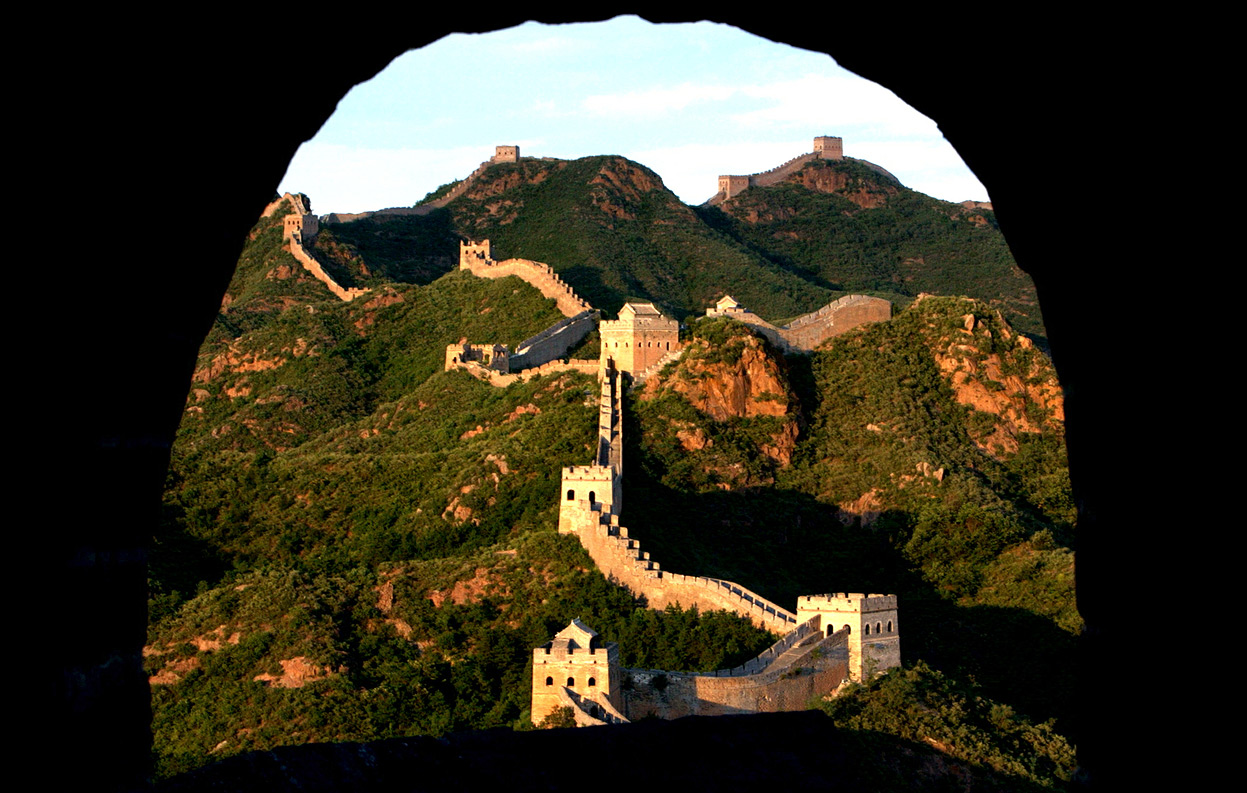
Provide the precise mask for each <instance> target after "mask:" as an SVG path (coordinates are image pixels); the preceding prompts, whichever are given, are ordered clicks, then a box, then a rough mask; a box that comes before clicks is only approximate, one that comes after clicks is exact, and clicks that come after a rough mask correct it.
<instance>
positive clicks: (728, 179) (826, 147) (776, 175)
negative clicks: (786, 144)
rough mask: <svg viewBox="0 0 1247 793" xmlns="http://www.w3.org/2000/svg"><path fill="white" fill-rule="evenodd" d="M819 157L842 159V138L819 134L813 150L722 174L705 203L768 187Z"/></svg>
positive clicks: (822, 158)
mask: <svg viewBox="0 0 1247 793" xmlns="http://www.w3.org/2000/svg"><path fill="white" fill-rule="evenodd" d="M819 159H821V160H842V159H844V138H837V137H833V136H830V135H819V136H818V137H816V138H814V151H812V152H807V153H805V154H800V155H797V156H796V157H793V158H792V159H791V160H788V161H787V162H785V163H783V164H781V165H777V166H775V167H774V168H771V169H770V170H767V171H761V172H759V173H753V174H747V175H739V174H738V175H722V176H720V177H719V179H718V185H717V186H718V190H717V191H716V192H715V195H714V196H713V197H712V198H711V199H710V200H709V201H707V202H706V203H707V204H709V205H711V206H713V205H715V204H718V203H720V202H723V201H727V200H728V199H730V198H735V197H736V196H738V195H740V194H741V193H743V192H745V191H746V190H748V189H749V188H750V187H769V186H770V185H773V184H778V183H779V182H781V181H783V180H784V179H785V178H786V177H787V176H788V175H789V174H792V173H795V172H797V171H799V170H800V169H801V168H802V167H803V166H804V165H805V164H806V163H808V162H810V161H812V160H819Z"/></svg>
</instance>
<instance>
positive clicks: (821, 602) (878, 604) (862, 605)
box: [797, 592, 896, 613]
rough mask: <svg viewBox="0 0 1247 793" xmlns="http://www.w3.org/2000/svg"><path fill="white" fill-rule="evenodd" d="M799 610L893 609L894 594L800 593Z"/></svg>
mask: <svg viewBox="0 0 1247 793" xmlns="http://www.w3.org/2000/svg"><path fill="white" fill-rule="evenodd" d="M797 608H798V609H799V610H801V611H815V610H817V611H833V612H841V611H843V612H855V613H868V612H874V611H895V610H896V595H873V594H872V595H864V594H862V593H860V592H841V593H838V594H830V595H802V596H801V597H799V598H797Z"/></svg>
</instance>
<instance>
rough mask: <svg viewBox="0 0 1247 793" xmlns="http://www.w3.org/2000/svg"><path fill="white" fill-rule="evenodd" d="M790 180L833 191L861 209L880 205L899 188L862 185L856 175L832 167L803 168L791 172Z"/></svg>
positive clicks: (828, 191)
mask: <svg viewBox="0 0 1247 793" xmlns="http://www.w3.org/2000/svg"><path fill="white" fill-rule="evenodd" d="M790 181H793V182H797V183H799V184H802V185H804V186H805V187H807V188H809V189H810V190H817V191H818V192H820V193H835V194H836V195H838V196H841V197H842V198H847V199H848V200H850V201H852V202H853V203H854V204H857V205H858V206H859V207H861V208H862V209H874V208H876V207H881V206H883V205H884V204H886V203H887V202H888V199H889V198H891V197H892V196H894V195H897V194H898V193H899V192H900V189H899V188H897V187H895V186H893V185H876V184H871V185H869V186H867V185H864V184H862V183H861V180H860V179H858V178H857V177H855V176H850V175H849V174H847V173H844V172H843V171H839V170H836V169H834V168H804V169H802V170H801V171H800V172H798V173H795V174H793V175H792V177H791V178H790Z"/></svg>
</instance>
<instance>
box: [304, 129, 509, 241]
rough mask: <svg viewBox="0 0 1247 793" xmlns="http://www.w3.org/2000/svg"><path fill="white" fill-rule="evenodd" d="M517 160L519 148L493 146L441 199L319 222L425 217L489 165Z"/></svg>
mask: <svg viewBox="0 0 1247 793" xmlns="http://www.w3.org/2000/svg"><path fill="white" fill-rule="evenodd" d="M519 159H520V147H519V146H495V147H494V156H493V157H490V158H489V159H488V160H486V161H485V162H483V163H481V164H480V165H478V166H476V170H474V171H472V173H470V174H468V176H467V178H466V179H464V180H463V181H462V182H460V183H459V184H457V185H455V186H454V187H453V188H451V190H450V192H448V193H447V194H446V195H444V196H442V197H441V198H436V199H434V200H432V201H430V202H428V203H427V204H421V205H420V206H418V207H390V208H388V209H378V210H376V211H374V212H353V213H352V212H330V213H329V214H328V215H325V217H323V218H322V219H321V220H322V221H323V222H325V223H354V222H355V221H357V220H363V219H364V218H373V217H375V218H379V219H384V218H386V217H392V216H399V215H427V214H429V213H430V212H432V211H433V210H435V209H441V208H442V207H444V206H446V205H447V204H449V203H450V202H451V201H454V200H455V199H456V198H458V197H459V196H461V195H463V194H464V193H466V192H467V191H468V188H469V187H471V186H472V185H473V184H474V183H475V182H476V180H477V179H479V178H480V176H481V175H482V174H483V173H485V171H487V170H489V167H490V166H491V165H494V164H495V163H500V162H518V161H519Z"/></svg>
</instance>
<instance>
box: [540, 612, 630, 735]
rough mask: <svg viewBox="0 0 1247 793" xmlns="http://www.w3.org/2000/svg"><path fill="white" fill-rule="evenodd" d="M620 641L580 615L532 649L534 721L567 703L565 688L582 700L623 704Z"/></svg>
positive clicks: (617, 707) (618, 707) (617, 708)
mask: <svg viewBox="0 0 1247 793" xmlns="http://www.w3.org/2000/svg"><path fill="white" fill-rule="evenodd" d="M621 681H622V673H621V667H620V665H619V645H618V644H615V643H614V642H603V641H602V640H601V639H600V638H598V635H597V632H596V631H594V630H593V629H592V628H590V627H588V626H587V625H585V624H584V623H583V622H581V621H580V620H579V619H574V620H572V621H571V623H570V624H569V625H568V626H567V627H566V628H564V629H563V630H561V631H559V632H558V633H556V634H555V635H554V639H553V640H552V641H550V642H547V643H546V644H544V645H542V646H541V647H538V648H537V649H535V650H533V703H532V720H533V724H540V723H541V721H542V719H544V718H545V717H546V716H549V715H550V714H551V713H553V712H554V711H556V710H558V709H559V708H561V707H563V706H564V704H565V703H564V698H563V696H561V695H560V692H562V690H563V689H567V692H568V693H569V694H570V695H571V696H573V697H579V698H580V700H581V701H586V700H591V701H593V702H597V703H609V707H610V708H611V709H613V710H615V711H616V712H618V711H620V710H622V708H623V695H622V688H623V687H622V686H621V685H620V683H621Z"/></svg>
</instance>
